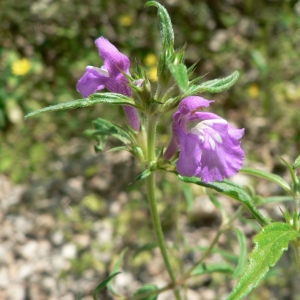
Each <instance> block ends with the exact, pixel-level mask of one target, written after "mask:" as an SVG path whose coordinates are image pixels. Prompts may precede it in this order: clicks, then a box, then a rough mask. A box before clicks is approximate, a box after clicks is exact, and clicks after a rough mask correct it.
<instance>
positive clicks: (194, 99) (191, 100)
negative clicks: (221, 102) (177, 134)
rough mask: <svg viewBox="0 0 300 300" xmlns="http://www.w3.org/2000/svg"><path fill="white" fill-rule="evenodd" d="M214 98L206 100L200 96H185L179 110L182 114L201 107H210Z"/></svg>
mask: <svg viewBox="0 0 300 300" xmlns="http://www.w3.org/2000/svg"><path fill="white" fill-rule="evenodd" d="M211 102H214V100H206V99H204V98H202V97H199V96H189V97H186V98H184V99H183V100H182V101H181V102H180V103H179V106H178V112H179V113H180V114H188V113H190V112H193V111H196V110H197V109H199V108H201V107H208V106H209V105H210V103H211Z"/></svg>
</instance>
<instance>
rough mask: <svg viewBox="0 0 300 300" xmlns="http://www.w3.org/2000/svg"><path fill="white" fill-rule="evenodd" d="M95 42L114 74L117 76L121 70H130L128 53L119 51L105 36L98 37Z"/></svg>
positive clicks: (108, 67) (106, 65) (109, 69)
mask: <svg viewBox="0 0 300 300" xmlns="http://www.w3.org/2000/svg"><path fill="white" fill-rule="evenodd" d="M95 43H96V46H97V48H98V50H99V54H100V56H101V58H102V59H103V60H104V66H105V67H106V69H107V70H108V72H109V73H110V74H111V75H112V76H117V75H118V74H119V73H120V70H122V71H124V72H126V73H128V72H129V67H130V61H129V58H128V57H127V56H126V55H124V54H122V53H121V52H119V50H118V49H117V48H116V47H115V46H114V45H113V44H111V43H110V42H109V41H108V40H107V39H106V38H104V37H103V36H102V37H100V38H98V39H97V40H96V41H95Z"/></svg>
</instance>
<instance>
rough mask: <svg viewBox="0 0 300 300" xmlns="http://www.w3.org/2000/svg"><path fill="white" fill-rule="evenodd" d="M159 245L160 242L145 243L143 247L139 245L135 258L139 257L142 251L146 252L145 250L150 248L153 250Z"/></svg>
mask: <svg viewBox="0 0 300 300" xmlns="http://www.w3.org/2000/svg"><path fill="white" fill-rule="evenodd" d="M157 247H158V244H157V243H148V244H145V245H143V246H141V247H139V248H138V249H137V250H136V251H135V253H134V255H133V258H135V257H137V256H138V255H139V254H140V253H141V252H144V251H149V250H152V249H155V248H157Z"/></svg>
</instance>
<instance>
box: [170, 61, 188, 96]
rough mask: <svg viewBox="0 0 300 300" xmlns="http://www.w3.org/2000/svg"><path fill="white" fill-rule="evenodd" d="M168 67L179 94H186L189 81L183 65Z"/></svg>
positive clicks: (171, 64)
mask: <svg viewBox="0 0 300 300" xmlns="http://www.w3.org/2000/svg"><path fill="white" fill-rule="evenodd" d="M168 66H169V69H170V72H171V74H172V75H173V78H174V80H175V81H176V83H177V84H178V87H179V89H180V90H181V92H183V93H184V92H186V90H187V89H188V87H189V79H188V74H187V68H186V66H185V65H184V64H178V65H176V64H173V63H170V64H168Z"/></svg>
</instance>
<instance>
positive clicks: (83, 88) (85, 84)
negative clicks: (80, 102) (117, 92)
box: [76, 67, 107, 98]
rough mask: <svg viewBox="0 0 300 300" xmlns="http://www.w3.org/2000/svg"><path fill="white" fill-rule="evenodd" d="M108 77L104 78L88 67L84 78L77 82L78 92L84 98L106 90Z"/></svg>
mask: <svg viewBox="0 0 300 300" xmlns="http://www.w3.org/2000/svg"><path fill="white" fill-rule="evenodd" d="M106 82H107V77H105V76H102V75H101V74H100V73H99V72H97V71H95V70H94V69H92V68H89V67H87V68H86V71H85V73H84V74H83V76H82V77H81V78H80V79H79V80H78V82H77V86H76V88H77V91H78V92H79V93H80V94H81V95H82V96H83V97H85V98H86V97H88V96H89V95H91V94H93V93H96V92H97V91H99V90H102V89H104V87H105V83H106Z"/></svg>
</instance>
